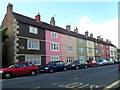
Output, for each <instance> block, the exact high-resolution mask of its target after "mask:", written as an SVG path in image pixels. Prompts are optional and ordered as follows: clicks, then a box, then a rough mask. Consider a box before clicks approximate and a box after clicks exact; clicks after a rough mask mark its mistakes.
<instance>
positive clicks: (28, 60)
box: [25, 56, 41, 65]
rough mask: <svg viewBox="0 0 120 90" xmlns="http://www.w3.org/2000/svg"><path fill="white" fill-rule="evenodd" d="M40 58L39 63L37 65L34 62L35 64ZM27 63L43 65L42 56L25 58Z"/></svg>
mask: <svg viewBox="0 0 120 90" xmlns="http://www.w3.org/2000/svg"><path fill="white" fill-rule="evenodd" d="M34 58H36V59H34ZM38 58H39V63H36V64H35V63H34V62H35V60H36V62H37V60H38ZM25 62H31V63H33V64H35V65H41V56H25Z"/></svg>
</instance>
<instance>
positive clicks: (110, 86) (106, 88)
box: [103, 80, 120, 90]
mask: <svg viewBox="0 0 120 90" xmlns="http://www.w3.org/2000/svg"><path fill="white" fill-rule="evenodd" d="M118 83H120V80H118V81H116V82H114V83H112V84H110V85H109V86H107V87H105V88H104V89H103V90H108V89H109V88H112V87H113V86H115V85H117V84H118Z"/></svg>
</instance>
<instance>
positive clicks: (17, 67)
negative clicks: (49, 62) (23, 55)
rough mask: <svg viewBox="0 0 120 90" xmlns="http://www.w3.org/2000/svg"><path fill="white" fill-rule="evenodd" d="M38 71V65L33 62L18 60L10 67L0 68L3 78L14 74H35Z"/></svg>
mask: <svg viewBox="0 0 120 90" xmlns="http://www.w3.org/2000/svg"><path fill="white" fill-rule="evenodd" d="M37 72H38V66H37V65H34V64H32V63H31V62H17V63H14V64H12V65H10V66H9V67H8V68H4V69H0V73H1V74H2V77H3V78H7V79H8V78H11V77H12V76H21V75H27V74H30V75H32V76H33V75H35V74H36V73H37Z"/></svg>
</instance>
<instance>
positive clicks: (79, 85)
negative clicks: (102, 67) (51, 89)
mask: <svg viewBox="0 0 120 90" xmlns="http://www.w3.org/2000/svg"><path fill="white" fill-rule="evenodd" d="M80 85H83V83H78V84H77V85H74V86H66V88H75V87H77V86H80Z"/></svg>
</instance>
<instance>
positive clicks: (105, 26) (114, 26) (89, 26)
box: [71, 16, 118, 47]
mask: <svg viewBox="0 0 120 90" xmlns="http://www.w3.org/2000/svg"><path fill="white" fill-rule="evenodd" d="M78 21H79V25H78V26H77V27H78V29H79V31H78V32H79V33H81V34H84V32H85V31H88V32H89V34H90V33H93V36H94V38H96V37H97V36H99V35H101V37H102V38H104V41H105V40H106V39H109V40H110V41H112V43H113V44H114V45H115V46H117V47H118V20H117V19H111V20H108V21H106V22H102V23H93V22H92V20H91V19H90V18H88V17H87V16H83V17H80V18H79V19H78ZM75 27H76V26H74V25H72V26H71V28H72V30H74V28H75Z"/></svg>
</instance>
